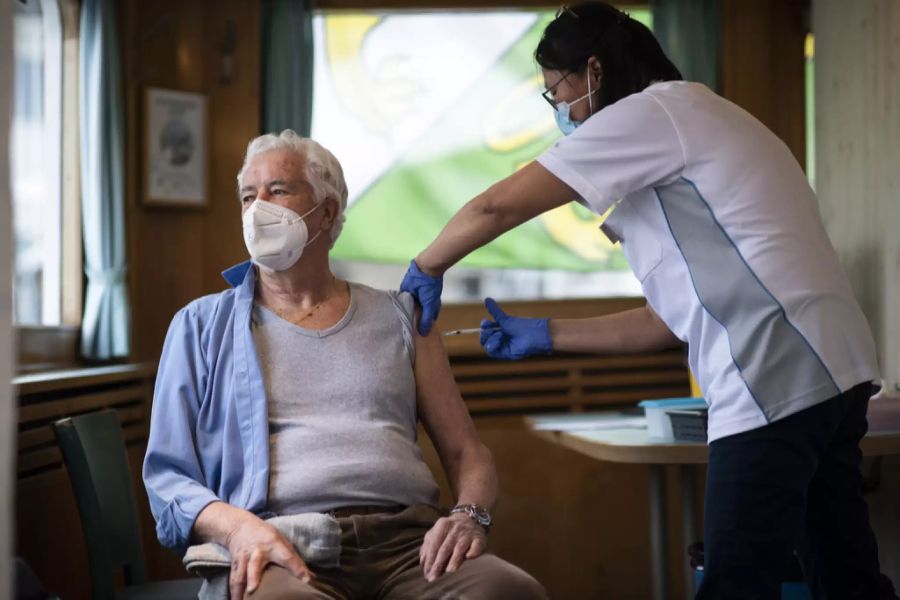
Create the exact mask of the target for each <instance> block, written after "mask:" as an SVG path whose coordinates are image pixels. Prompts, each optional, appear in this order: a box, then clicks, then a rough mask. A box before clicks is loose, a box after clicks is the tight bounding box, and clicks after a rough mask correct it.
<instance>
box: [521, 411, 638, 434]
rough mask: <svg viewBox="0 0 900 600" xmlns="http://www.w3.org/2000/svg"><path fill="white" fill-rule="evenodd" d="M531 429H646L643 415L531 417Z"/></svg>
mask: <svg viewBox="0 0 900 600" xmlns="http://www.w3.org/2000/svg"><path fill="white" fill-rule="evenodd" d="M530 420H531V426H532V428H533V429H536V430H540V431H544V430H549V431H598V430H604V429H647V419H646V417H644V416H643V415H638V416H630V415H623V414H613V415H546V416H540V417H531V419H530Z"/></svg>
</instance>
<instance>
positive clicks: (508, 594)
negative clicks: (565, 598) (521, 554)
mask: <svg viewBox="0 0 900 600" xmlns="http://www.w3.org/2000/svg"><path fill="white" fill-rule="evenodd" d="M467 562H468V561H467ZM464 566H465V565H464ZM470 566H471V567H477V568H474V569H472V572H471V573H470V577H469V579H470V582H471V584H470V585H466V586H465V590H463V591H461V593H460V594H459V595H458V599H459V600H482V599H484V600H488V599H494V598H516V599H517V600H519V599H521V600H546V598H547V597H548V596H547V591H546V590H545V589H544V587H543V586H542V585H541V584H540V583H538V581H537V580H536V579H535V578H534V577H532V576H531V575H529V574H528V573H526V572H525V571H523V570H522V569H520V568H519V567H517V566H515V565H513V564H511V563H508V562H506V561H505V560H503V559H501V558H499V557H497V556H494V555H492V554H486V555H483V556H481V557H479V558H477V559H474V560H473V561H471V565H470ZM462 571H463V570H462V569H461V570H460V572H462ZM450 598H452V596H448V598H447V600H449V599H450Z"/></svg>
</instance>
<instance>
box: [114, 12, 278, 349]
mask: <svg viewBox="0 0 900 600" xmlns="http://www.w3.org/2000/svg"><path fill="white" fill-rule="evenodd" d="M121 6H122V13H123V15H122V21H123V30H124V32H125V35H124V36H123V40H124V42H123V43H124V46H125V48H124V54H125V56H126V64H127V65H128V66H127V69H126V78H125V81H126V96H127V105H128V110H127V127H128V140H127V145H126V146H127V152H128V156H127V197H128V203H127V218H128V219H127V220H128V252H129V255H128V263H129V285H130V289H131V298H132V321H133V332H134V335H133V340H134V350H133V354H132V356H133V358H135V359H136V360H155V359H157V358H158V357H159V352H160V350H161V348H162V342H163V338H164V336H165V332H166V329H167V328H168V325H169V322H170V321H171V319H172V316H173V315H174V314H175V312H176V311H177V310H178V309H180V308H181V307H182V306H184V305H185V304H187V303H188V302H190V301H191V300H193V299H195V298H198V297H200V296H202V295H204V294H209V293H213V292H217V291H220V290H222V289H224V287H225V285H226V284H225V282H224V280H222V278H221V277H220V276H219V272H220V271H222V270H223V269H225V268H226V267H228V266H230V265H231V264H234V263H236V262H239V261H240V260H243V259H244V258H245V256H246V251H245V249H244V245H243V240H242V238H241V229H240V208H239V205H238V203H237V201H236V192H235V189H236V186H235V175H236V173H237V171H238V169H239V168H240V164H241V159H242V157H243V152H244V150H245V148H246V145H247V142H248V141H249V140H250V139H251V138H253V137H254V136H256V135H258V129H259V111H260V108H259V107H260V103H259V85H260V83H259V48H260V44H259V35H260V34H259V18H260V16H259V7H260V2H259V0H222V1H217V0H203V1H199V0H198V1H191V2H183V1H180V0H160V1H157V2H138V1H136V0H122V3H121ZM227 27H232V28H233V30H234V32H235V42H236V43H235V49H234V52H233V55H232V60H233V63H234V69H233V72H234V75H233V77H232V79H231V80H230V81H222V80H221V78H220V77H221V65H222V57H221V48H222V44H223V40H224V37H225V32H226V28H227ZM148 86H151V87H162V88H170V89H177V90H184V91H190V92H199V93H203V94H206V97H207V109H208V114H209V122H208V126H209V138H208V142H209V147H208V160H209V179H208V194H209V204H208V206H207V207H206V208H202V209H177V208H161V207H148V206H145V205H144V204H142V202H141V189H142V188H141V186H142V172H141V171H142V169H143V162H142V161H143V151H142V144H143V133H142V131H141V123H142V112H141V111H142V106H141V103H142V98H143V90H144V89H145V88H146V87H148Z"/></svg>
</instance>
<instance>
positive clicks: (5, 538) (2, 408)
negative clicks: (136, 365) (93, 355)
mask: <svg viewBox="0 0 900 600" xmlns="http://www.w3.org/2000/svg"><path fill="white" fill-rule="evenodd" d="M11 6H12V5H11V4H10V3H9V2H0V74H2V75H0V77H2V80H0V140H4V142H3V143H0V382H2V383H0V598H11V597H12V583H11V581H10V571H9V559H10V548H11V546H12V527H11V523H12V505H13V473H15V469H14V468H13V464H14V463H13V456H14V452H15V445H14V441H13V440H14V439H15V438H14V437H13V435H14V432H15V426H16V415H15V413H16V409H15V405H14V404H13V396H12V386H11V385H10V383H11V380H12V369H13V335H12V273H11V270H10V267H11V266H12V219H11V218H10V208H11V206H10V205H11V198H12V196H11V195H10V189H9V145H8V144H7V143H6V142H5V140H7V139H8V135H9V113H10V102H11V101H12V81H11V79H12V77H11V75H12V39H11V38H12V35H11V34H12V10H11Z"/></svg>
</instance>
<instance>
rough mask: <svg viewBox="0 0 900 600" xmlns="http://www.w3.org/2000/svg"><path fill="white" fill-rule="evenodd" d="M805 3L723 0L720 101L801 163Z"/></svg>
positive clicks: (803, 147) (805, 0) (806, 25)
mask: <svg viewBox="0 0 900 600" xmlns="http://www.w3.org/2000/svg"><path fill="white" fill-rule="evenodd" d="M808 15H809V0H756V1H754V2H747V1H746V0H722V63H721V64H722V95H724V96H725V97H726V98H728V99H729V100H731V101H732V102H735V103H736V104H738V105H739V106H741V107H742V108H744V109H745V110H747V111H748V112H750V113H751V114H752V115H753V116H755V117H756V118H757V119H759V120H760V121H762V122H763V123H764V124H765V125H766V126H767V127H768V128H769V129H771V130H772V131H773V132H775V134H776V135H777V136H778V137H780V138H781V139H782V140H783V141H784V142H785V143H786V144H787V146H788V147H789V148H790V149H791V152H793V154H794V157H795V158H796V159H797V161H798V162H799V163H800V164H801V165H804V164H805V163H806V126H805V114H806V107H805V104H804V102H805V92H804V90H805V83H804V82H805V79H804V55H803V43H804V40H805V38H806V34H807V32H808V31H809V17H808Z"/></svg>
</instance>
